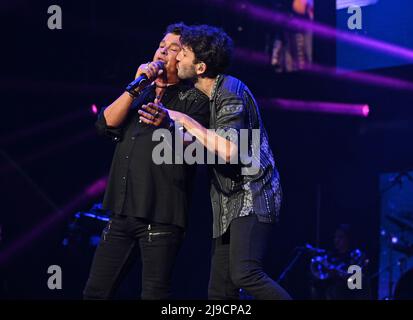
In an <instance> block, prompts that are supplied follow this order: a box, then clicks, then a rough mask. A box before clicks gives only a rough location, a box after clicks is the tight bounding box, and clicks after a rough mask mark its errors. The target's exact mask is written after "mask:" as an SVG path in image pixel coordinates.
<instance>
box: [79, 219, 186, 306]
mask: <svg viewBox="0 0 413 320" xmlns="http://www.w3.org/2000/svg"><path fill="white" fill-rule="evenodd" d="M183 236H184V230H183V229H182V228H180V227H178V226H174V225H167V224H159V223H150V222H147V221H145V220H143V219H140V218H135V217H127V216H118V215H117V216H113V217H112V219H111V220H110V221H109V222H108V225H107V227H106V228H105V229H104V230H103V232H102V237H101V241H100V243H99V246H98V247H97V249H96V252H95V256H94V259H93V263H92V267H91V270H90V274H89V279H88V281H87V283H86V287H85V289H84V291H83V296H84V299H110V298H111V297H112V296H113V294H114V292H115V290H116V289H117V287H118V286H119V284H120V282H121V280H122V279H123V278H124V276H125V275H126V273H127V272H128V271H129V270H130V267H132V264H133V262H134V261H135V259H136V258H138V257H139V253H140V256H141V262H142V294H141V298H142V299H145V300H154V299H169V298H170V295H171V278H172V269H173V265H174V262H175V259H176V256H177V254H178V251H179V248H180V246H181V243H182V240H183ZM139 251H140V252H139Z"/></svg>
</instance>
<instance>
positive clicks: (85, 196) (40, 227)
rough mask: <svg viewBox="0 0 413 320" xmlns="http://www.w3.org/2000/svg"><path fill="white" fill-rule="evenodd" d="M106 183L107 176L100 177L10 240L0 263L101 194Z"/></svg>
mask: <svg viewBox="0 0 413 320" xmlns="http://www.w3.org/2000/svg"><path fill="white" fill-rule="evenodd" d="M106 183H107V177H102V178H100V179H98V180H96V181H95V182H93V183H92V184H91V185H90V186H88V187H86V188H85V190H84V191H83V192H81V193H80V194H78V195H77V196H76V197H75V198H74V199H73V200H72V201H71V202H70V203H68V204H67V205H66V206H64V207H63V208H61V209H59V210H57V211H56V212H54V213H53V214H51V215H49V216H48V217H47V218H46V219H44V220H43V221H41V222H40V223H39V224H37V225H36V226H35V227H34V228H33V229H31V230H30V231H28V232H25V233H24V235H23V236H22V237H21V238H19V239H17V240H16V241H14V242H12V243H11V244H10V245H9V246H8V247H6V248H5V249H4V250H3V251H2V252H1V253H0V265H2V264H5V263H6V262H8V261H9V260H10V259H11V258H12V257H13V256H14V255H15V254H17V253H18V252H20V251H22V250H24V249H25V247H27V246H28V245H30V244H31V243H32V242H33V241H35V240H36V239H37V238H39V237H40V236H41V235H42V234H43V233H45V232H46V231H47V230H48V229H50V228H51V227H53V226H54V225H55V224H56V223H58V222H60V221H61V220H63V219H65V218H66V216H67V215H69V214H72V213H73V212H74V211H75V210H76V208H78V207H80V206H81V205H83V204H84V203H86V202H87V201H89V200H90V199H93V198H94V197H96V196H98V195H99V194H101V193H102V192H103V191H104V189H105V187H106Z"/></svg>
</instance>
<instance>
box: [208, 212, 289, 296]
mask: <svg viewBox="0 0 413 320" xmlns="http://www.w3.org/2000/svg"><path fill="white" fill-rule="evenodd" d="M273 229H274V225H273V224H268V223H263V222H259V221H258V219H257V217H256V216H255V215H250V216H246V217H240V218H236V219H234V220H233V221H232V222H231V224H230V226H229V229H228V231H227V232H226V233H225V234H224V235H223V236H221V237H219V238H217V239H214V240H213V241H214V242H213V246H212V250H213V252H212V262H211V275H210V280H209V290H208V297H209V299H211V300H228V299H238V298H239V289H243V290H245V291H246V292H247V293H248V294H250V295H252V296H253V297H254V298H255V299H260V300H289V299H291V297H290V296H289V294H288V293H287V292H286V291H285V290H284V289H283V288H282V287H280V286H279V285H278V284H277V283H276V282H275V281H274V280H272V279H271V278H270V277H269V276H268V275H267V274H266V273H265V272H264V270H263V258H264V254H265V251H266V247H267V244H268V241H270V240H271V239H270V235H271V232H273Z"/></svg>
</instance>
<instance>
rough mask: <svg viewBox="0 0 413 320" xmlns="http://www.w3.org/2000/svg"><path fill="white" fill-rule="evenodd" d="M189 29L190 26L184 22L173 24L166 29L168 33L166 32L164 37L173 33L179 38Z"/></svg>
mask: <svg viewBox="0 0 413 320" xmlns="http://www.w3.org/2000/svg"><path fill="white" fill-rule="evenodd" d="M187 28H188V26H187V25H186V24H185V23H183V22H178V23H173V24H170V25H169V26H167V27H166V31H165V33H164V35H166V34H168V33H172V34H175V35H177V36H180V35H182V33H183V32H184V30H185V29H187Z"/></svg>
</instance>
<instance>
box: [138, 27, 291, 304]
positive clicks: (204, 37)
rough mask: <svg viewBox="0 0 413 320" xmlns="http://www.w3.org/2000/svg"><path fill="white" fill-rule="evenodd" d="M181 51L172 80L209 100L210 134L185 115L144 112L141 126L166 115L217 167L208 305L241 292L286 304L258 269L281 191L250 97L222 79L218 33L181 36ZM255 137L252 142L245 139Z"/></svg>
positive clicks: (225, 61) (223, 43) (224, 49)
mask: <svg viewBox="0 0 413 320" xmlns="http://www.w3.org/2000/svg"><path fill="white" fill-rule="evenodd" d="M181 43H182V50H181V51H180V53H179V54H178V56H177V61H178V63H177V69H178V77H179V78H181V79H188V80H191V81H192V82H193V83H194V84H195V87H196V88H197V89H199V90H200V91H202V92H203V93H204V94H205V95H206V96H207V97H208V98H209V102H210V110H211V116H210V123H209V128H210V129H214V131H213V132H211V130H208V129H206V128H205V127H204V126H202V124H200V123H199V122H198V121H196V120H195V119H193V118H191V117H190V116H188V115H185V114H183V113H181V112H176V111H173V110H169V111H167V110H163V109H162V108H158V107H157V106H151V107H149V106H147V107H145V108H144V109H145V110H142V111H140V113H141V119H142V120H143V121H145V122H146V123H148V124H154V122H153V120H152V118H153V114H155V113H156V112H167V113H168V114H169V116H170V117H171V118H172V119H173V120H175V122H179V123H180V124H181V125H182V126H183V127H184V128H185V129H186V130H187V131H188V132H189V133H190V134H192V135H193V136H195V137H196V138H197V140H198V141H199V142H200V143H201V144H203V145H204V146H205V148H206V149H207V150H208V151H209V152H212V153H213V154H215V155H217V156H218V157H219V158H220V159H221V161H220V163H221V164H215V165H213V166H211V177H212V183H211V201H212V208H213V218H214V219H213V238H214V240H213V253H212V263H211V274H210V283H209V291H208V295H209V298H210V299H238V298H239V289H243V290H245V291H246V292H247V293H249V294H250V295H252V296H253V297H254V298H256V299H291V298H290V296H289V294H288V293H287V292H286V291H285V290H284V289H283V288H282V287H280V286H279V285H278V284H277V283H276V282H275V281H274V280H272V279H271V278H270V277H269V276H268V275H267V274H266V273H265V272H264V269H263V260H264V253H265V251H266V247H267V245H268V243H269V242H270V241H271V239H272V238H271V234H272V231H273V229H274V224H275V222H276V221H277V220H278V215H279V210H280V205H281V187H280V182H279V174H278V171H277V169H276V167H275V163H274V158H273V154H272V152H271V149H270V147H269V143H268V137H267V133H266V131H265V129H264V127H263V123H262V120H261V116H260V112H259V109H258V106H257V103H256V101H255V99H254V97H253V95H252V93H251V91H250V90H249V89H248V87H247V86H246V85H245V84H244V83H243V82H241V81H240V80H238V79H236V78H234V77H232V76H229V75H225V74H224V72H225V71H226V69H227V67H228V65H229V63H230V60H231V54H232V47H233V45H232V40H231V38H230V37H229V36H228V35H227V34H226V33H225V32H224V31H222V30H221V29H218V28H215V27H211V26H207V25H201V26H192V27H190V28H188V29H186V30H185V31H184V32H183V34H182V36H181ZM243 130H244V131H247V133H248V134H249V138H248V139H247V148H242V146H239V145H238V142H240V143H241V144H242V143H243V141H244V142H245V140H243V139H242V133H243V132H242V131H243ZM254 131H255V133H256V132H257V131H258V138H257V136H255V138H254V136H253V137H252V138H251V137H250V134H252V133H254ZM244 147H245V145H244ZM245 149H247V151H245ZM246 158H250V159H252V160H251V163H250V164H251V165H250V166H248V165H246V164H245V161H242V160H243V159H244V160H245V159H246ZM240 160H241V161H240Z"/></svg>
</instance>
